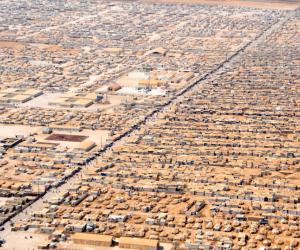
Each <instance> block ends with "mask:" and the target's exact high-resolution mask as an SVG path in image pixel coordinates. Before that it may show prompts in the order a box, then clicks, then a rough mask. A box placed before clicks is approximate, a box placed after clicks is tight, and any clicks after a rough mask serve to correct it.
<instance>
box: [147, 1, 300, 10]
mask: <svg viewBox="0 0 300 250" xmlns="http://www.w3.org/2000/svg"><path fill="white" fill-rule="evenodd" d="M143 1H145V2H151V3H154V2H156V3H157V2H160V3H184V4H213V5H225V6H226V5H228V6H243V7H252V8H263V9H282V10H293V9H297V8H299V7H300V1H298V0H294V1H293V0H292V1H273V0H270V1H266V0H256V1H255V0H219V1H215V0H159V1H153V0H143Z"/></svg>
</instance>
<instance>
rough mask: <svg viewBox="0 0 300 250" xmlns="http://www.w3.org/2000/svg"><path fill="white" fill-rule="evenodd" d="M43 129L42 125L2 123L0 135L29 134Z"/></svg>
mask: <svg viewBox="0 0 300 250" xmlns="http://www.w3.org/2000/svg"><path fill="white" fill-rule="evenodd" d="M40 130H41V127H32V126H26V125H4V124H1V125H0V137H14V136H16V135H23V136H28V135H30V134H31V133H36V132H38V131H40Z"/></svg>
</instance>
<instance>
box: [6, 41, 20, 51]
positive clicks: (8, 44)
mask: <svg viewBox="0 0 300 250" xmlns="http://www.w3.org/2000/svg"><path fill="white" fill-rule="evenodd" d="M23 47H24V45H23V44H22V43H18V42H9V41H0V49H2V48H10V49H20V48H23Z"/></svg>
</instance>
